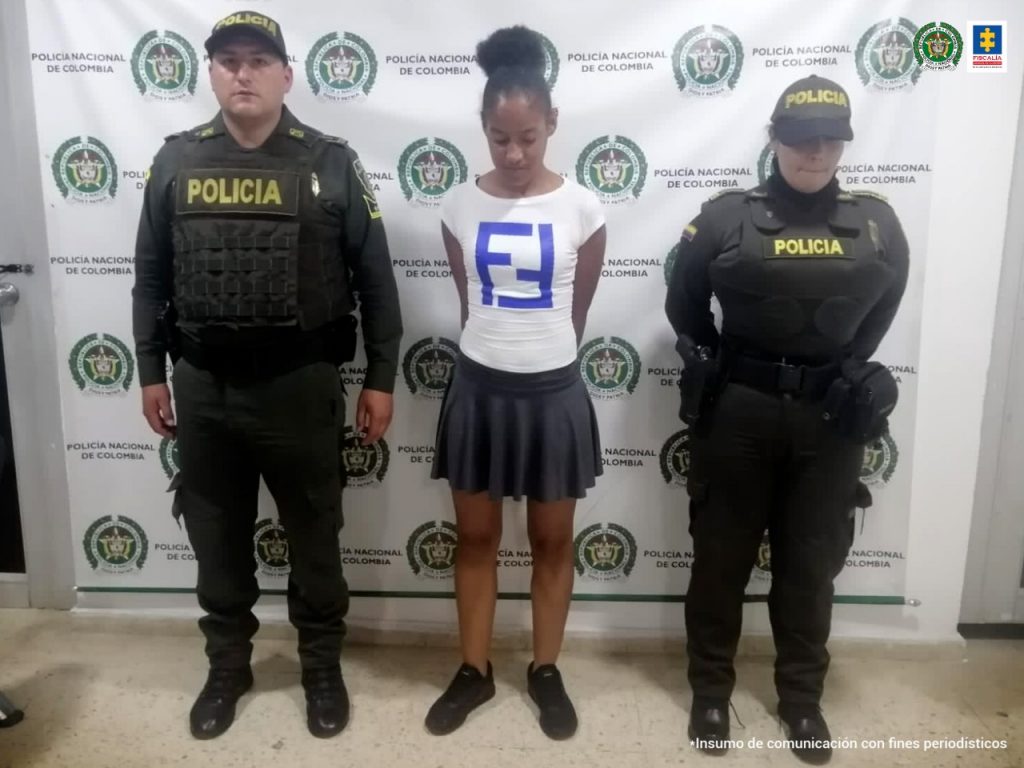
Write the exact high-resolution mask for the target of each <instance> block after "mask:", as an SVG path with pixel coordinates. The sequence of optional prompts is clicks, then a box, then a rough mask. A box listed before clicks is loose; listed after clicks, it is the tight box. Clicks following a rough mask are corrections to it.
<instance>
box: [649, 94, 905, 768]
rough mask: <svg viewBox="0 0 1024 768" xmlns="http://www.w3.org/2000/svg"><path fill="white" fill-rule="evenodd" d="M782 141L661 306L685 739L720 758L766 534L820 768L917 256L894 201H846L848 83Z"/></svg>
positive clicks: (784, 711)
mask: <svg viewBox="0 0 1024 768" xmlns="http://www.w3.org/2000/svg"><path fill="white" fill-rule="evenodd" d="M771 135H772V142H771V146H772V149H773V150H774V151H775V155H776V156H775V163H774V172H773V174H772V175H771V177H770V178H769V179H768V181H767V182H766V183H764V184H762V185H760V186H758V187H756V188H754V189H751V190H747V191H746V192H743V191H739V190H737V191H735V192H732V191H728V192H725V193H721V194H719V195H717V196H716V197H714V198H712V199H711V200H709V201H708V202H707V203H705V204H704V206H703V207H702V209H701V212H700V215H698V216H697V218H695V219H694V220H693V221H692V222H691V223H690V224H689V225H688V226H687V227H686V228H685V229H684V230H683V235H682V239H681V241H680V250H679V259H678V261H677V264H676V267H675V270H674V272H673V274H672V277H671V281H670V286H669V290H668V297H667V299H666V303H665V310H666V312H667V314H668V318H669V320H670V322H671V323H672V327H673V328H674V329H675V331H676V334H677V336H678V342H677V349H678V350H679V352H680V354H681V355H682V357H683V361H684V373H683V377H682V381H681V387H682V409H681V415H682V417H683V419H684V420H685V421H686V422H687V423H689V424H690V425H691V433H692V439H691V443H690V448H691V452H690V456H691V463H690V469H689V474H688V477H687V489H688V491H689V496H690V533H691V535H692V536H693V543H694V563H693V570H692V578H691V580H690V587H689V591H688V592H687V596H686V632H687V638H688V640H687V652H688V655H689V680H690V686H691V688H692V689H693V696H694V699H693V706H692V708H691V712H690V726H689V733H690V737H691V739H695V740H697V741H696V743H697V745H698V746H699V747H701V748H703V749H705V750H706V751H709V752H712V753H721V752H723V751H724V750H725V747H726V743H725V742H726V740H727V739H728V736H729V710H728V700H729V698H730V696H731V695H732V690H733V686H734V684H735V679H736V674H735V671H734V668H733V657H734V655H735V653H736V646H737V642H738V640H739V635H740V622H741V619H742V607H743V591H744V587H745V586H746V583H747V579H748V577H749V576H750V572H751V568H752V566H753V564H754V561H755V558H756V557H757V554H758V550H759V548H760V547H761V545H762V542H763V540H764V537H765V532H766V530H767V536H768V540H769V542H770V551H771V570H772V586H771V593H770V595H769V598H768V610H769V615H770V618H771V624H772V632H773V635H774V638H775V646H776V651H777V659H776V663H775V686H776V690H777V692H778V695H779V715H780V717H781V719H782V721H783V723H784V725H785V726H786V728H787V731H788V735H789V737H790V738H791V739H792V740H793V741H794V751H795V752H796V753H797V754H798V755H799V756H800V757H801V758H803V759H805V760H807V761H811V762H823V761H825V760H828V759H829V757H830V755H831V749H830V747H829V746H828V744H827V742H828V741H829V735H828V727H827V726H826V724H825V720H824V718H823V716H822V714H821V710H820V708H819V702H820V699H821V694H822V689H823V686H824V680H825V673H826V671H827V669H828V663H829V656H828V652H827V651H826V648H825V645H826V641H827V640H828V635H829V628H830V623H831V612H832V596H833V587H832V582H833V579H834V578H835V577H836V575H838V573H839V572H840V570H841V569H842V567H843V564H844V561H845V558H846V554H847V552H848V551H849V548H850V545H851V543H852V540H853V533H854V518H853V516H854V512H855V509H856V507H858V506H860V507H866V506H868V505H869V504H870V496H869V495H868V494H867V489H866V488H864V486H862V485H861V484H860V483H859V473H860V467H861V464H862V462H863V456H864V443H865V442H866V441H868V440H872V439H875V438H877V437H878V436H879V435H880V434H881V432H882V431H883V430H884V429H885V426H886V416H887V414H888V413H889V412H890V411H891V410H892V408H893V406H894V405H895V403H896V388H895V382H894V381H893V379H892V377H891V375H890V374H889V373H888V370H887V369H886V368H885V367H884V366H882V365H880V364H878V363H870V362H868V360H869V358H870V357H871V356H872V355H873V354H874V352H875V350H876V349H877V347H878V345H879V342H881V340H882V337H883V336H884V335H885V333H886V331H887V330H888V328H889V325H890V324H891V322H892V320H893V317H894V316H895V314H896V310H897V308H898V307H899V304H900V300H901V298H902V296H903V291H904V288H905V286H906V281H907V269H908V250H907V241H906V239H905V237H904V235H903V231H902V229H901V228H900V224H899V221H898V219H897V218H896V214H895V213H894V212H893V210H892V208H890V207H889V205H888V204H887V203H886V202H884V200H883V199H882V198H880V197H879V196H878V195H875V194H872V193H853V194H851V193H848V192H844V191H842V190H840V189H839V185H838V182H837V181H836V179H835V172H836V168H837V166H838V164H839V158H840V156H841V155H842V152H843V148H844V143H845V142H846V141H849V140H851V139H852V138H853V131H852V129H851V127H850V101H849V96H848V95H847V93H846V91H844V90H843V89H842V87H841V86H839V85H838V84H837V83H834V82H831V81H829V80H825V79H824V78H818V77H809V78H805V79H803V80H800V81H797V82H795V83H793V84H792V85H791V86H789V88H787V89H786V90H785V92H784V93H783V94H782V96H781V97H780V98H779V100H778V104H777V106H776V108H775V112H774V113H773V115H772V125H771ZM712 294H714V295H715V296H717V298H718V301H719V303H720V305H721V308H722V323H721V331H719V330H718V329H717V328H716V327H715V324H714V322H713V317H712V313H711V311H710V300H711V296H712Z"/></svg>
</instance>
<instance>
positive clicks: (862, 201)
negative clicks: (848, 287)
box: [665, 169, 909, 360]
mask: <svg viewBox="0 0 1024 768" xmlns="http://www.w3.org/2000/svg"><path fill="white" fill-rule="evenodd" d="M751 205H757V206H758V208H759V214H758V215H759V216H760V217H761V221H762V223H763V224H764V225H765V227H766V230H765V231H758V230H757V229H756V227H755V226H754V223H753V220H752V215H751V210H750V206H751ZM837 226H838V228H837ZM844 226H845V227H849V228H850V229H849V230H844V229H842V227H844ZM752 230H753V231H752ZM745 237H746V238H748V239H747V240H746V241H745V242H747V243H749V245H747V246H746V247H747V250H748V251H749V252H748V254H747V255H746V258H747V259H748V263H747V264H745V265H744V267H743V268H744V269H745V270H747V271H746V273H745V274H740V273H739V272H737V271H733V270H731V269H730V266H731V265H734V264H738V263H739V262H741V261H743V260H744V254H742V253H741V242H744V238H745ZM855 239H856V240H857V242H858V244H857V247H858V248H860V249H861V250H860V251H859V252H861V253H862V252H863V248H864V247H865V244H870V245H868V246H867V247H869V248H873V249H874V251H875V253H876V255H875V256H874V257H873V258H871V259H868V260H861V261H860V262H858V263H857V264H854V262H853V261H852V260H851V258H850V257H851V253H850V251H851V250H852V249H853V248H854V240H855ZM755 250H756V254H755V253H754V251H755ZM751 257H753V258H751ZM871 262H874V263H871ZM851 265H853V266H852V267H851ZM773 269H774V270H775V271H774V274H772V271H773ZM754 270H762V273H761V275H760V276H757V277H755V278H754V280H751V281H750V282H754V281H756V280H757V279H762V282H763V284H765V285H771V283H772V281H774V282H775V285H776V287H777V288H778V295H777V296H776V297H775V298H774V299H773V297H772V295H771V291H770V290H769V291H766V294H767V295H762V296H756V295H754V293H753V292H751V293H744V290H745V289H746V288H747V287H748V285H749V283H748V285H744V284H743V281H744V280H748V279H749V278H750V274H751V271H754ZM783 270H785V271H783ZM843 270H846V271H845V272H844V271H843ZM851 270H853V271H851ZM908 271H909V251H908V246H907V240H906V237H905V236H904V234H903V230H902V228H901V227H900V223H899V220H898V219H897V217H896V214H895V212H894V211H893V210H892V208H891V207H890V206H889V205H888V203H887V202H884V200H883V199H882V198H881V197H880V196H878V195H874V194H872V193H853V194H850V193H846V192H842V191H841V190H840V189H839V186H838V182H836V180H835V179H833V180H832V182H831V183H830V184H829V185H828V186H826V187H825V188H824V189H823V190H821V191H819V192H817V193H814V194H804V193H801V192H797V191H796V190H794V189H792V187H790V186H789V185H788V184H787V183H786V182H785V180H784V179H783V178H782V176H781V174H780V173H779V172H778V170H777V169H776V171H775V173H774V174H773V175H772V176H770V177H769V179H768V181H767V182H766V183H764V184H762V185H760V186H759V187H757V188H755V189H753V190H748V191H746V192H743V191H740V190H737V191H735V192H732V191H730V192H727V193H720V194H719V195H717V196H715V197H713V198H711V199H710V200H709V201H708V202H706V203H705V204H704V205H703V206H702V208H701V212H700V214H699V215H698V216H697V218H696V219H694V220H693V221H692V222H691V223H690V224H689V225H687V226H686V228H685V229H684V230H683V233H682V237H681V239H680V243H679V255H678V257H677V262H676V265H675V268H674V270H673V272H672V275H671V277H670V280H669V289H668V295H667V298H666V302H665V309H666V313H667V315H668V318H669V321H670V322H671V323H672V326H673V328H674V330H675V331H676V334H677V335H678V336H679V337H680V340H681V341H680V343H681V344H684V345H688V344H693V345H696V346H703V347H709V348H710V349H711V350H712V351H713V352H717V349H718V346H719V332H718V330H717V329H716V327H715V322H714V317H713V315H712V312H711V308H710V301H711V296H712V294H715V295H717V296H718V297H719V300H720V301H721V302H722V310H723V316H724V317H723V331H724V332H725V333H726V334H728V335H730V338H731V340H732V341H733V342H734V343H738V344H739V345H740V346H741V347H743V349H744V351H746V352H750V353H754V354H767V355H770V356H782V357H786V356H789V357H793V358H804V359H808V360H827V359H834V358H835V357H837V356H843V355H850V356H853V357H856V358H859V359H865V360H866V359H868V358H869V357H871V355H872V354H874V352H875V350H876V349H877V348H878V345H879V344H880V343H881V340H882V338H883V336H884V335H885V333H886V331H887V330H888V328H889V326H890V325H891V323H892V320H893V318H894V317H895V315H896V311H897V309H898V308H899V304H900V300H901V298H902V296H903V292H904V290H905V288H906V284H907V275H908ZM765 276H767V277H765ZM847 276H849V277H848V282H851V283H852V282H854V281H855V280H856V281H859V283H861V284H871V285H870V286H868V288H867V289H866V290H864V291H863V292H862V296H853V298H852V299H851V300H850V301H849V302H847V300H846V297H844V296H838V300H839V301H842V302H843V303H844V304H845V305H846V306H845V307H844V308H845V309H846V310H848V311H849V312H851V314H855V315H856V316H862V317H860V319H859V320H858V321H856V322H854V323H852V325H853V326H854V328H853V332H852V333H849V332H848V330H847V329H840V328H839V327H838V326H839V325H840V324H839V323H835V325H836V326H837V327H836V328H835V330H834V332H833V333H831V334H830V333H823V332H822V328H821V326H824V328H825V330H826V331H828V330H830V328H829V326H828V323H827V322H825V323H823V322H821V320H822V316H823V315H825V312H823V311H822V310H821V306H822V305H823V304H824V303H825V302H829V301H832V302H833V303H837V304H838V301H836V298H837V297H835V296H825V295H821V294H820V292H821V288H820V287H819V286H816V285H814V283H815V281H816V280H817V281H818V282H819V283H820V284H822V285H831V286H836V285H840V286H841V285H843V280H844V279H847ZM836 293H837V294H842V293H843V291H842V290H841V289H840V290H837V291H836ZM724 296H728V297H729V299H730V300H729V301H728V302H727V301H725V300H723V298H724ZM865 296H869V297H873V298H868V299H865V298H864V297H865ZM773 301H775V302H776V304H775V306H774V307H773V306H772V302H773ZM727 304H728V306H727ZM798 304H799V305H800V306H801V310H802V317H801V316H800V313H795V314H796V315H797V317H796V318H792V317H785V312H784V311H783V309H784V308H786V307H787V305H791V306H793V307H795V306H797V305H798ZM854 305H857V306H854ZM730 308H731V309H732V310H733V311H732V313H731V314H732V318H730ZM737 308H741V309H740V310H739V311H737ZM747 308H752V309H750V311H747ZM774 309H778V310H779V311H778V313H777V314H778V315H779V316H780V318H782V317H784V318H785V322H782V321H781V319H780V321H779V322H778V323H775V327H770V326H772V325H773V323H772V322H771V320H772V319H773V318H772V315H773V311H774ZM742 315H746V317H740V318H739V319H740V320H741V322H740V323H736V322H734V323H733V331H734V332H733V333H730V319H732V320H733V321H736V320H737V319H738V318H737V316H742ZM816 315H817V317H816ZM826 320H827V318H826ZM742 321H746V322H745V324H744V323H743V322H742ZM787 323H788V324H791V325H792V327H791V329H790V332H789V333H786V330H785V328H784V327H783V326H784V325H786V324H787ZM737 327H739V328H741V333H740V334H738V335H737V334H736V333H735V330H736V328H737ZM844 336H848V337H849V338H842V337H844ZM680 350H681V351H682V348H681V347H680Z"/></svg>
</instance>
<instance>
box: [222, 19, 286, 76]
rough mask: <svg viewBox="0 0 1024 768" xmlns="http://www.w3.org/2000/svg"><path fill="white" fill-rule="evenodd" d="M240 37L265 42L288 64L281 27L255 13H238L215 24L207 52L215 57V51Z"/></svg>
mask: <svg viewBox="0 0 1024 768" xmlns="http://www.w3.org/2000/svg"><path fill="white" fill-rule="evenodd" d="M238 35H244V36H246V37H254V38H257V39H259V40H265V41H266V42H267V43H268V44H269V45H270V47H271V48H272V49H273V50H274V53H276V54H277V55H278V56H280V57H281V59H282V60H283V61H284V62H285V63H286V64H287V63H288V51H287V50H286V49H285V47H284V36H283V35H282V34H281V25H280V24H278V23H277V22H276V21H274V20H273V19H272V18H270V17H269V16H266V15H264V14H262V13H256V12H254V11H238V12H237V13H232V14H230V15H229V16H225V17H224V18H223V19H221V20H220V21H218V22H217V23H216V24H214V25H213V31H212V32H211V33H210V36H209V37H208V38H206V52H207V53H208V54H210V55H211V56H213V54H214V51H216V50H217V49H218V48H219V47H220V46H222V45H223V44H224V43H225V41H227V40H229V39H231V38H232V37H235V36H238Z"/></svg>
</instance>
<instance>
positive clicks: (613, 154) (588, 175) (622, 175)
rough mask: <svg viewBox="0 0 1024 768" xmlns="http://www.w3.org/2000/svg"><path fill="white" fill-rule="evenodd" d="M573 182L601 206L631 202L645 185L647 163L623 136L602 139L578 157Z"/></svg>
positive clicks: (642, 154)
mask: <svg viewBox="0 0 1024 768" xmlns="http://www.w3.org/2000/svg"><path fill="white" fill-rule="evenodd" d="M576 180H577V181H578V182H579V183H580V184H582V185H583V186H585V187H586V188H587V189H589V190H591V191H592V192H594V194H596V195H597V197H598V198H599V199H600V200H601V202H602V203H624V202H632V201H634V200H636V199H637V198H638V197H640V193H641V192H643V189H644V183H645V182H646V181H647V159H646V158H645V157H644V153H643V151H642V150H641V149H640V147H639V146H638V145H637V144H636V143H635V142H633V141H631V140H630V139H627V138H626V137H625V136H602V137H600V138H597V139H594V140H593V141H592V142H590V143H589V144H588V145H587V146H586V147H584V148H583V151H582V152H581V153H580V155H579V159H578V160H577V161H576Z"/></svg>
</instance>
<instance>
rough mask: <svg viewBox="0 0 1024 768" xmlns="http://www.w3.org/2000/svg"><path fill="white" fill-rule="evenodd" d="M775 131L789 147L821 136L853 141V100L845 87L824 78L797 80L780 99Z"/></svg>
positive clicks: (776, 109) (777, 105)
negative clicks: (851, 110)
mask: <svg viewBox="0 0 1024 768" xmlns="http://www.w3.org/2000/svg"><path fill="white" fill-rule="evenodd" d="M772 128H773V129H774V133H775V137H776V138H777V139H778V140H779V141H781V142H782V143H783V144H787V145H792V144H798V143H800V142H801V141H806V140H807V139H814V138H817V137H818V136H821V137H824V138H828V139H843V140H844V141H850V139H852V138H853V129H852V128H850V97H849V95H848V94H847V93H846V91H845V90H844V89H843V86H841V85H839V83H836V82H833V81H832V80H828V79H826V78H824V77H818V76H817V75H811V76H810V77H805V78H803V79H802V80H797V81H796V82H795V83H793V84H792V85H790V86H789V87H788V88H786V90H785V91H783V92H782V95H781V96H780V97H779V101H778V103H777V104H776V105H775V111H774V112H773V113H772Z"/></svg>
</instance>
